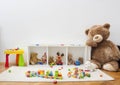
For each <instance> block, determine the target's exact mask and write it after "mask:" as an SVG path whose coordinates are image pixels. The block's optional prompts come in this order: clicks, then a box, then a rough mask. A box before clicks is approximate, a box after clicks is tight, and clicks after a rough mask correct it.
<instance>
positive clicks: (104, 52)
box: [92, 47, 114, 64]
mask: <svg viewBox="0 0 120 85" xmlns="http://www.w3.org/2000/svg"><path fill="white" fill-rule="evenodd" d="M92 54H93V55H92V59H94V60H97V61H98V62H100V63H101V64H104V63H106V62H109V61H111V60H113V59H112V57H113V56H114V55H113V51H112V49H111V48H110V47H106V48H104V49H101V48H97V49H95V50H93V51H92Z"/></svg>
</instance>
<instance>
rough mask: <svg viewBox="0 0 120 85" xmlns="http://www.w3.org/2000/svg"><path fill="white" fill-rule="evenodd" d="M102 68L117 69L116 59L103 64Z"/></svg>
mask: <svg viewBox="0 0 120 85" xmlns="http://www.w3.org/2000/svg"><path fill="white" fill-rule="evenodd" d="M103 69H104V70H108V71H118V69H119V65H118V62H117V61H111V62H108V63H106V64H104V65H103Z"/></svg>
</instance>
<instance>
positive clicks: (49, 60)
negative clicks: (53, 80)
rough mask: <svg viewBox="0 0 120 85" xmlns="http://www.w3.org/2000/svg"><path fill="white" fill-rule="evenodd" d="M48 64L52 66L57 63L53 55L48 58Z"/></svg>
mask: <svg viewBox="0 0 120 85" xmlns="http://www.w3.org/2000/svg"><path fill="white" fill-rule="evenodd" d="M48 64H49V65H50V66H54V65H55V61H54V57H53V56H50V57H49V59H48Z"/></svg>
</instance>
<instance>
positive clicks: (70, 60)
mask: <svg viewBox="0 0 120 85" xmlns="http://www.w3.org/2000/svg"><path fill="white" fill-rule="evenodd" d="M73 64H74V60H73V56H72V54H70V53H69V54H68V65H73Z"/></svg>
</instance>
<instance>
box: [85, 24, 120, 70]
mask: <svg viewBox="0 0 120 85" xmlns="http://www.w3.org/2000/svg"><path fill="white" fill-rule="evenodd" d="M109 29H110V24H108V23H105V24H104V25H94V26H92V27H90V28H89V29H87V30H86V31H85V33H86V35H87V36H88V40H87V41H86V44H87V45H88V46H91V48H92V50H91V63H92V64H94V66H95V68H102V69H104V70H107V71H118V70H119V64H118V61H119V60H120V51H119V49H118V47H117V46H116V45H115V44H114V43H113V42H112V41H110V40H108V38H109V36H110V31H109Z"/></svg>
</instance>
